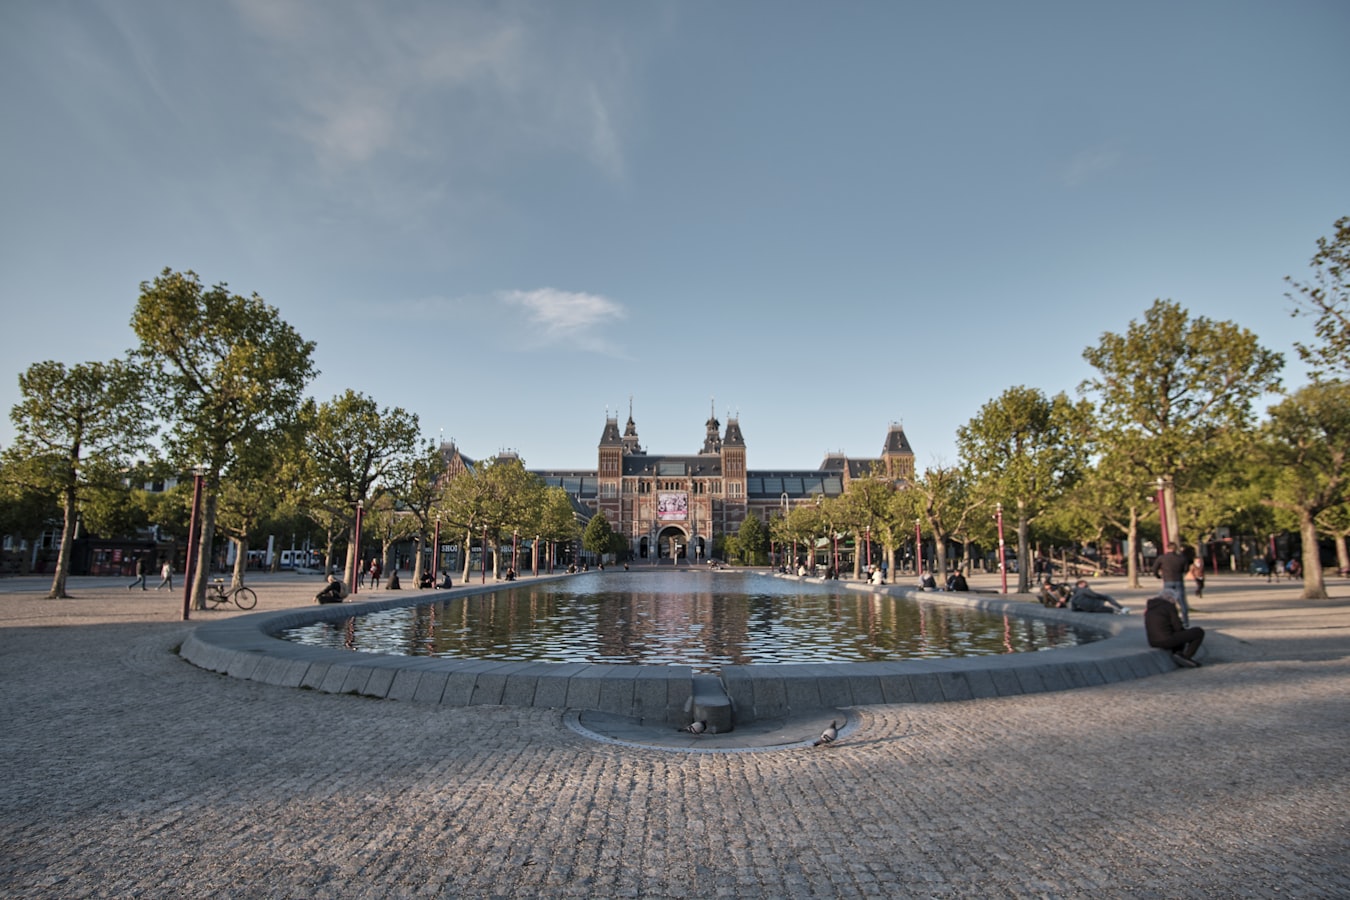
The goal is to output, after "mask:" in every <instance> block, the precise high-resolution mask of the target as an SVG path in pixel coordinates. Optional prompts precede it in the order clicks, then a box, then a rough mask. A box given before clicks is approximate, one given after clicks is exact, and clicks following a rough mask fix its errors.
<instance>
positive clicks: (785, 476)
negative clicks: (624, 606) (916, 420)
mask: <svg viewBox="0 0 1350 900" xmlns="http://www.w3.org/2000/svg"><path fill="white" fill-rule="evenodd" d="M704 429H705V431H704V437H703V446H702V448H701V449H700V450H699V451H698V452H697V453H691V454H665V453H663V454H655V453H648V452H647V451H646V450H644V449H643V448H642V445H641V443H640V442H639V440H638V432H637V425H636V424H635V423H634V421H633V415H632V411H631V409H630V411H629V414H628V421H627V423H626V424H625V426H624V429H623V431H622V432H620V431H619V420H618V417H617V416H608V415H607V416H606V419H605V427H604V430H603V431H602V432H601V435H600V444H599V447H598V452H597V459H596V467H595V468H594V469H578V470H551V469H550V470H541V469H531V470H530V471H531V472H533V473H534V474H535V475H538V476H539V477H540V478H541V479H543V481H544V483H545V484H547V485H549V486H552V487H560V488H562V489H563V490H564V491H566V492H567V494H568V495H569V496H570V497H571V498H572V499H573V502H574V503H576V504H577V505H578V507H579V508H580V509H583V510H585V511H586V512H587V513H589V514H590V515H594V514H595V513H597V512H599V513H604V515H605V518H606V519H607V520H608V521H609V523H610V526H611V527H612V528H613V529H614V530H615V531H616V532H618V533H619V534H622V535H624V537H625V538H627V540H628V542H629V549H630V550H631V552H632V555H633V557H634V558H635V559H651V558H659V559H671V558H676V559H679V558H687V559H688V560H689V561H691V562H697V561H702V560H704V559H707V557H708V552H709V549H710V548H711V545H712V541H713V538H714V537H716V536H718V535H727V534H734V533H736V532H737V531H739V530H740V527H741V523H742V522H744V521H745V519H746V517H747V516H756V517H758V518H759V519H761V520H762V521H764V522H765V523H767V522H768V521H769V517H770V515H771V514H775V513H777V514H779V515H782V514H786V513H787V512H788V511H790V510H791V509H793V508H794V507H797V506H802V505H805V504H809V503H815V502H817V499H816V498H818V497H826V498H829V497H837V496H839V495H841V494H843V493H844V491H845V490H847V488H848V485H849V482H850V481H852V480H854V479H858V478H867V477H870V476H871V475H872V474H874V473H876V474H881V475H883V476H884V477H885V478H887V479H890V480H892V481H895V482H898V483H907V482H909V481H910V480H911V479H913V477H914V451H913V450H912V449H911V448H910V445H909V440H908V439H907V438H906V437H905V431H904V428H903V427H901V426H900V425H899V424H897V423H892V424H891V425H890V428H889V430H888V431H887V432H886V437H885V440H884V442H883V443H882V449H881V455H880V456H879V457H875V458H868V459H859V458H853V457H848V456H846V455H844V454H842V453H830V454H827V455H826V457H825V459H824V461H823V462H821V464H820V465H819V466H818V467H817V468H814V469H792V470H756V469H751V468H750V467H749V457H748V453H747V446H746V441H745V436H744V435H743V434H742V433H741V426H740V422H739V420H738V419H737V418H728V419H727V424H726V429H725V431H723V429H722V425H721V423H720V422H719V421H718V420H717V416H716V414H715V413H713V414H711V415H710V416H709V418H708V421H707V422H706V423H704ZM442 451H443V453H445V454H446V457H447V463H448V465H449V467H450V469H451V471H454V470H455V469H457V468H459V467H466V468H472V467H473V465H474V461H473V460H471V459H468V458H467V457H464V456H463V455H462V454H460V452H459V450H458V448H456V447H454V446H453V445H450V446H447V447H445V448H442ZM505 455H509V454H502V455H499V457H498V458H501V456H505Z"/></svg>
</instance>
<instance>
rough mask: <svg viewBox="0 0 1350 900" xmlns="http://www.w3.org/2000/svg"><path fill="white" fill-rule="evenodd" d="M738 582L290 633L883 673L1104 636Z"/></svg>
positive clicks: (530, 588)
mask: <svg viewBox="0 0 1350 900" xmlns="http://www.w3.org/2000/svg"><path fill="white" fill-rule="evenodd" d="M836 588H837V585H834V584H830V583H825V584H820V583H815V582H799V581H789V580H784V579H779V578H770V577H767V576H763V575H754V574H748V573H738V572H698V571H694V572H663V573H653V572H627V573H626V572H614V571H607V572H591V573H587V574H584V575H579V576H576V577H574V578H567V579H563V580H560V581H550V582H544V583H534V584H522V585H520V586H517V587H512V588H509V589H504V590H501V591H497V592H495V593H491V594H478V595H474V596H468V597H456V598H453V599H450V600H444V601H441V602H438V603H432V604H427V605H423V606H405V607H400V608H397V609H388V610H383V611H380V612H375V613H369V614H366V615H362V616H356V617H353V618H349V619H346V620H339V621H335V622H321V623H315V624H313V625H308V626H304V627H301V628H294V629H290V630H288V631H286V632H284V633H283V634H282V635H281V636H282V637H283V638H285V639H286V640H291V641H296V642H298V643H303V644H310V645H316V646H322V647H334V648H342V647H346V648H348V649H351V650H356V651H359V652H363V653H384V654H390V655H396V656H431V657H446V658H456V659H458V658H472V659H494V660H514V661H546V662H558V663H564V662H585V663H622V664H628V665H639V664H640V665H685V666H692V667H693V668H694V670H695V671H698V672H717V671H718V670H720V669H721V667H722V666H725V665H747V664H755V665H773V664H775V663H829V662H875V661H879V660H902V659H936V658H947V657H960V656H987V655H994V654H1001V653H1023V652H1031V651H1038V650H1046V649H1050V648H1053V647H1063V646H1070V645H1073V644H1080V643H1086V642H1088V641H1091V640H1095V639H1097V638H1098V637H1099V635H1097V634H1094V633H1091V632H1081V631H1079V630H1077V629H1074V628H1072V627H1071V626H1067V625H1064V624H1060V623H1055V622H1045V621H1040V620H1035V619H1023V618H1020V617H1016V616H1008V615H1000V614H994V613H989V612H985V611H982V610H975V609H968V608H965V607H960V606H948V605H946V604H942V603H934V602H931V601H925V600H919V601H912V600H908V599H904V598H898V597H881V596H873V595H871V594H865V593H859V592H856V591H843V590H836Z"/></svg>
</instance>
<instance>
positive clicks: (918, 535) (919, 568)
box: [914, 519, 923, 578]
mask: <svg viewBox="0 0 1350 900" xmlns="http://www.w3.org/2000/svg"><path fill="white" fill-rule="evenodd" d="M914 574H915V575H918V576H919V577H920V578H922V577H923V532H922V531H921V530H920V529H919V520H918V519H915V520H914Z"/></svg>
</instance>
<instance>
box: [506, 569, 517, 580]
mask: <svg viewBox="0 0 1350 900" xmlns="http://www.w3.org/2000/svg"><path fill="white" fill-rule="evenodd" d="M506 580H507V581H515V580H516V567H515V566H507V567H506Z"/></svg>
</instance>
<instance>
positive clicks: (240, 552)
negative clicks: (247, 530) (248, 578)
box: [230, 535, 248, 587]
mask: <svg viewBox="0 0 1350 900" xmlns="http://www.w3.org/2000/svg"><path fill="white" fill-rule="evenodd" d="M230 543H232V544H234V571H233V572H231V573H230V587H238V586H239V585H241V584H243V583H244V571H245V569H247V568H248V535H244V536H243V537H237V538H230Z"/></svg>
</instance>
